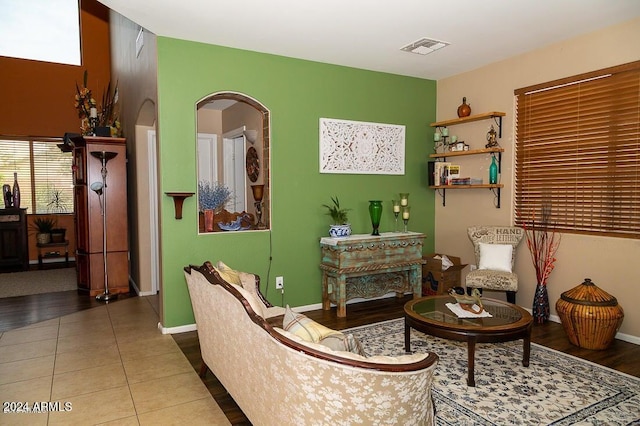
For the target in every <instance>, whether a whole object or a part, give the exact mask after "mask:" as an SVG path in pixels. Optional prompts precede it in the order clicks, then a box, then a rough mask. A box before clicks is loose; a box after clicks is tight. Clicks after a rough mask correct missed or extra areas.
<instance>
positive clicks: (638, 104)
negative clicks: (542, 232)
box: [515, 61, 640, 238]
mask: <svg viewBox="0 0 640 426" xmlns="http://www.w3.org/2000/svg"><path fill="white" fill-rule="evenodd" d="M515 95H516V101H517V106H516V108H517V114H516V168H515V187H516V195H515V216H516V219H515V221H516V224H517V225H520V226H522V225H527V224H531V222H532V221H533V220H534V219H535V220H536V222H537V224H538V225H539V224H540V222H541V221H542V219H543V218H542V216H544V219H548V221H549V224H550V226H553V228H554V229H556V230H560V231H563V232H574V233H588V234H597V235H609V236H619V237H627V238H640V124H639V123H640V61H638V62H633V63H630V64H625V65H621V66H618V67H612V68H608V69H605V70H601V71H598V72H592V73H588V74H582V75H579V76H575V77H571V78H567V79H563V80H557V81H553V82H549V83H545V84H541V85H537V86H532V87H526V88H522V89H518V90H516V91H515Z"/></svg>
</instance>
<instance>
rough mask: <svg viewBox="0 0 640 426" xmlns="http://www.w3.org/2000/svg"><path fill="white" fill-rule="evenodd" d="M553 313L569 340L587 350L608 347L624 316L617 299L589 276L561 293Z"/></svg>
mask: <svg viewBox="0 0 640 426" xmlns="http://www.w3.org/2000/svg"><path fill="white" fill-rule="evenodd" d="M556 312H557V313H558V316H559V317H560V321H561V322H562V326H563V327H564V330H565V332H566V333H567V336H568V337H569V341H570V342H571V343H573V344H574V345H576V346H579V347H581V348H586V349H606V348H607V347H609V345H610V344H611V343H612V342H613V339H614V338H615V336H616V333H617V331H618V329H619V328H620V326H621V325H622V320H623V319H624V311H623V310H622V307H621V306H620V305H618V301H617V300H616V298H615V297H613V296H611V295H610V294H609V293H607V292H606V291H603V290H601V289H600V288H598V286H596V285H595V284H594V283H592V282H591V280H590V279H589V278H585V280H584V282H583V283H582V284H580V285H579V286H577V287H574V288H572V289H571V290H568V291H565V292H564V293H562V295H561V296H560V299H559V300H558V302H557V303H556Z"/></svg>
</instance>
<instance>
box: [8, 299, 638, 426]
mask: <svg viewBox="0 0 640 426" xmlns="http://www.w3.org/2000/svg"><path fill="white" fill-rule="evenodd" d="M126 297H134V296H127V295H120V298H126ZM152 297H157V296H152ZM409 300H411V298H410V296H407V297H405V298H401V299H395V298H393V299H384V300H374V301H366V302H362V303H356V304H350V305H347V317H346V318H338V317H337V316H336V309H335V307H334V308H332V309H331V310H329V311H323V310H321V309H319V310H314V311H308V312H305V315H307V316H308V317H310V318H312V319H314V320H316V321H318V322H320V323H322V324H324V325H326V326H327V327H331V328H334V329H345V328H350V327H356V326H360V325H365V324H370V323H374V322H379V321H385V320H389V319H393V318H401V317H402V316H403V313H404V311H403V306H404V304H405V303H406V302H407V301H409ZM112 303H117V301H116V302H112ZM100 304H101V302H97V301H95V299H94V298H92V297H88V296H87V295H86V294H79V293H78V292H75V291H67V292H59V293H48V294H38V295H32V296H20V297H11V298H5V299H0V332H1V331H6V330H10V329H14V328H18V327H22V326H25V325H29V324H33V323H35V322H39V321H44V320H47V319H51V318H56V317H59V316H63V315H67V314H70V313H73V312H76V311H79V310H83V309H90V308H92V307H95V306H99V305H100ZM173 338H174V340H175V341H176V342H177V344H178V345H179V346H180V348H181V350H182V351H183V353H184V354H185V356H186V357H187V358H188V359H189V361H190V362H191V364H192V366H193V368H194V369H195V370H196V371H200V365H201V359H200V346H199V343H198V334H197V332H196V331H193V332H186V333H180V334H174V335H173ZM532 341H533V342H535V343H538V344H541V345H544V346H547V347H549V348H552V349H555V350H558V351H561V352H565V353H568V354H571V355H574V356H577V357H580V358H583V359H586V360H589V361H591V362H594V363H597V364H601V365H604V366H606V367H609V368H613V369H615V370H618V371H621V372H624V373H627V374H630V375H633V376H636V377H640V363H639V362H638V359H640V345H634V344H632V343H627V342H624V341H621V340H615V341H614V343H613V344H612V345H611V346H610V347H609V348H608V349H606V350H603V351H594V350H588V349H582V348H579V347H576V346H574V345H572V344H571V343H570V342H569V341H568V339H567V337H566V335H565V332H564V329H563V328H562V325H560V324H558V323H554V322H547V323H545V324H535V325H534V327H533V333H532ZM203 381H204V383H205V385H206V386H207V388H208V389H209V391H210V392H211V395H212V396H213V397H214V399H215V400H216V402H217V403H218V404H219V405H220V407H221V408H222V410H223V411H224V413H225V415H226V416H227V418H228V419H229V421H230V422H231V423H232V424H234V425H249V424H250V423H249V421H248V420H247V418H246V417H245V416H244V414H243V413H242V411H241V410H240V409H239V408H238V406H237V405H236V404H235V402H234V401H233V399H232V398H231V397H230V396H229V394H228V393H227V392H226V390H225V389H224V387H222V385H221V384H220V382H219V381H218V380H217V379H216V378H215V376H214V375H213V374H212V373H210V372H209V373H207V376H206V377H205V378H204V380H203Z"/></svg>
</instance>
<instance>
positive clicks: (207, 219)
mask: <svg viewBox="0 0 640 426" xmlns="http://www.w3.org/2000/svg"><path fill="white" fill-rule="evenodd" d="M214 214H215V212H214V211H213V210H211V209H205V210H204V231H205V232H213V216H214Z"/></svg>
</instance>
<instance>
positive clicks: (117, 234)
mask: <svg viewBox="0 0 640 426" xmlns="http://www.w3.org/2000/svg"><path fill="white" fill-rule="evenodd" d="M73 142H74V144H75V147H74V149H73V169H74V200H75V206H76V238H77V249H76V265H77V275H78V288H79V289H80V290H86V291H88V293H89V294H90V295H91V296H96V295H98V294H101V293H102V292H103V291H104V263H103V260H102V259H103V240H102V235H103V223H102V214H101V212H102V208H101V197H99V196H98V194H97V193H96V192H95V191H93V190H92V189H91V184H93V183H96V182H100V183H102V162H101V160H100V159H98V158H95V157H94V156H93V155H91V153H92V152H102V151H105V152H115V153H116V154H117V155H116V156H115V157H114V158H112V159H110V160H109V161H108V162H107V180H106V189H104V190H103V196H104V195H105V194H106V205H107V212H106V223H107V276H108V284H109V292H111V293H128V292H129V235H128V219H127V151H126V140H125V139H123V138H108V137H98V136H84V137H81V138H74V139H73Z"/></svg>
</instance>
